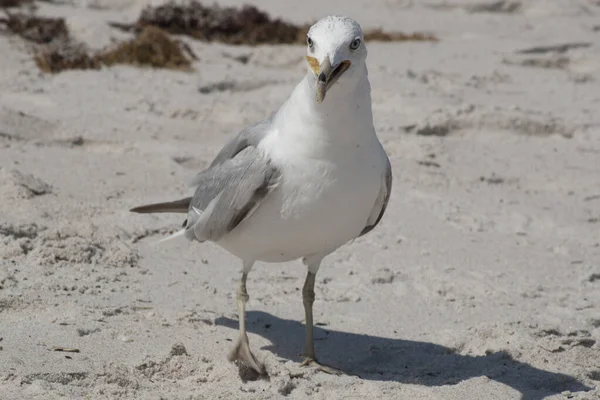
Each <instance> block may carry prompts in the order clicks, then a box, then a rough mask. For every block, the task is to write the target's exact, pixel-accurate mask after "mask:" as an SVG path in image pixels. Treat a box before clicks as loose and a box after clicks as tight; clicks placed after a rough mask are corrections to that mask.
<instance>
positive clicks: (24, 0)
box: [0, 0, 33, 8]
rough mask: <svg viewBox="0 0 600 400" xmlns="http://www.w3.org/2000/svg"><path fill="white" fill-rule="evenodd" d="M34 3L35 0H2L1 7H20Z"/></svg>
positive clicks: (0, 1) (0, 0)
mask: <svg viewBox="0 0 600 400" xmlns="http://www.w3.org/2000/svg"><path fill="white" fill-rule="evenodd" d="M31 4H33V0H0V8H9V7H20V6H25V5H31Z"/></svg>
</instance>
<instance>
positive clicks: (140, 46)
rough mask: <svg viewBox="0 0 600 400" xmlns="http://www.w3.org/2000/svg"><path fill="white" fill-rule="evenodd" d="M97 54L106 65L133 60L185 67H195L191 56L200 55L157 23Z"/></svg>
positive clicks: (153, 65) (153, 64)
mask: <svg viewBox="0 0 600 400" xmlns="http://www.w3.org/2000/svg"><path fill="white" fill-rule="evenodd" d="M96 57H97V58H98V59H99V60H100V62H101V63H102V64H105V65H114V64H132V65H137V66H147V67H154V68H171V69H183V70H188V69H190V68H191V59H190V58H194V59H195V58H196V56H195V55H194V54H193V53H192V51H191V49H189V48H188V47H186V46H184V45H182V44H181V43H180V42H177V41H175V40H173V39H172V38H170V37H169V35H168V34H167V33H166V32H165V31H163V30H162V29H159V28H157V27H154V26H147V27H145V28H144V29H143V30H142V32H141V33H140V34H139V35H138V36H137V37H136V38H134V39H132V40H129V41H126V42H123V43H120V44H118V45H117V47H116V48H114V49H109V50H106V51H104V52H102V53H100V54H98V55H97V56H96Z"/></svg>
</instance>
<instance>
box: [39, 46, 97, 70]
mask: <svg viewBox="0 0 600 400" xmlns="http://www.w3.org/2000/svg"><path fill="white" fill-rule="evenodd" d="M35 63H36V65H37V66H38V68H39V69H40V70H42V71H43V72H51V73H57V72H60V71H64V70H68V69H98V68H100V63H99V62H98V60H97V59H96V58H95V57H94V56H93V55H90V53H89V51H88V49H87V47H86V46H85V45H83V44H81V43H78V42H75V41H73V40H70V39H68V38H65V39H64V40H55V41H53V42H52V43H50V44H49V45H47V46H44V47H43V48H41V49H40V50H38V52H37V54H36V56H35Z"/></svg>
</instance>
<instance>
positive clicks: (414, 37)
mask: <svg viewBox="0 0 600 400" xmlns="http://www.w3.org/2000/svg"><path fill="white" fill-rule="evenodd" d="M111 25H112V26H113V27H115V28H119V29H123V30H135V31H138V32H139V31H140V30H141V29H143V28H144V27H146V26H157V27H159V28H161V29H164V30H165V31H167V32H169V33H172V34H177V35H187V36H190V37H192V38H194V39H198V40H203V41H207V42H213V41H216V42H223V43H227V44H233V45H241V44H245V45H253V46H254V45H259V44H304V43H306V34H307V32H308V29H309V28H310V26H311V24H304V25H296V24H293V23H290V22H286V21H283V20H281V19H273V18H271V17H270V16H269V15H268V14H267V13H266V12H264V11H261V10H259V9H258V8H256V7H254V6H250V5H244V6H242V7H241V8H235V7H221V6H219V5H216V4H215V5H212V6H210V7H209V6H205V5H203V4H202V3H200V2H199V1H197V0H192V1H189V2H187V3H185V4H178V3H176V2H174V1H170V2H168V3H166V4H163V5H160V6H156V7H153V6H147V7H146V8H144V9H143V10H142V13H141V15H140V16H139V18H138V20H137V22H136V23H135V24H119V23H112V24H111ZM365 40H368V41H384V42H392V41H393V42H401V41H437V40H438V38H437V37H435V36H434V35H431V34H426V33H410V34H407V33H402V32H392V33H388V32H384V31H383V30H381V29H373V30H369V31H366V32H365Z"/></svg>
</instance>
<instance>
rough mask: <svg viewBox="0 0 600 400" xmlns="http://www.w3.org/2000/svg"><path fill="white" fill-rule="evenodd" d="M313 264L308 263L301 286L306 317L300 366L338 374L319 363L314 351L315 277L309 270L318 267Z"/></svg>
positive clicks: (339, 372)
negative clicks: (302, 359) (304, 338)
mask: <svg viewBox="0 0 600 400" xmlns="http://www.w3.org/2000/svg"><path fill="white" fill-rule="evenodd" d="M311 267H314V266H310V265H309V271H308V274H307V275H306V280H305V281H304V287H303V288H302V302H303V303H304V314H305V319H306V345H305V348H304V354H303V356H304V361H303V362H302V364H301V365H302V366H303V367H304V366H308V365H310V366H311V367H315V368H317V369H318V370H319V371H323V372H326V373H328V374H334V375H340V374H342V373H343V372H342V371H340V370H337V369H335V368H332V367H329V366H327V365H323V364H319V363H318V362H317V355H316V353H315V343H314V333H313V303H314V302H315V278H316V276H317V274H316V272H311V271H310V270H311V269H312V270H313V271H315V270H316V269H318V265H317V266H316V268H311Z"/></svg>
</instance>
